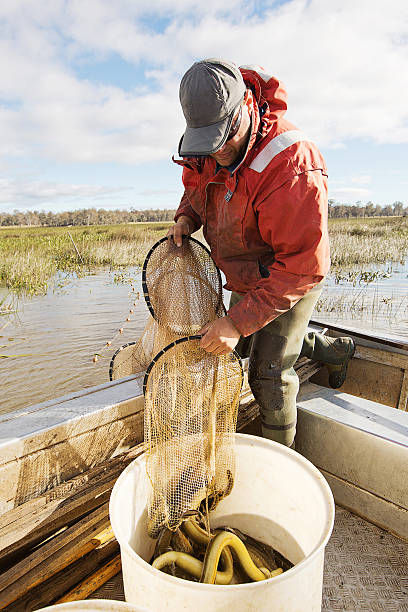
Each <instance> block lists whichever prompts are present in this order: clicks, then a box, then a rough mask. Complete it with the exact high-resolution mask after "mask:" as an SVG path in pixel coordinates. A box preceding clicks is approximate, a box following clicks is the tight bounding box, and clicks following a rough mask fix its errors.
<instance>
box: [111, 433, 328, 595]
mask: <svg viewBox="0 0 408 612" xmlns="http://www.w3.org/2000/svg"><path fill="white" fill-rule="evenodd" d="M234 436H235V438H236V442H237V443H238V445H240V444H246V443H249V444H250V445H251V446H265V447H268V446H269V447H270V446H273V447H274V448H275V450H277V451H278V452H281V453H282V454H284V455H285V454H286V455H289V456H290V457H291V459H293V460H294V461H297V462H298V463H300V464H302V465H303V466H304V467H305V468H306V469H307V470H308V471H309V473H311V474H312V475H313V476H314V477H316V480H318V481H319V484H320V486H321V490H322V493H323V495H324V497H325V499H326V501H327V508H328V515H327V518H326V524H325V526H324V528H323V534H322V536H321V538H320V540H319V542H318V543H317V544H316V546H315V547H314V548H313V550H312V551H311V552H310V553H309V554H308V555H306V556H305V558H304V559H302V560H301V561H299V563H296V565H294V566H293V567H291V568H290V569H289V570H287V571H286V572H283V573H282V574H280V575H279V576H274V577H272V578H266V579H265V580H261V581H260V582H245V583H244V584H204V583H200V582H193V581H189V580H181V579H180V578H177V577H175V576H170V575H169V574H166V573H165V572H161V571H160V570H157V569H155V568H154V567H152V566H151V565H150V563H148V562H147V561H145V560H144V559H142V557H141V556H140V555H138V554H137V553H136V552H135V551H134V549H133V548H132V547H131V546H130V544H129V542H127V541H125V540H123V539H122V538H120V537H119V534H120V525H117V523H116V521H115V520H114V518H113V516H112V514H113V513H112V510H113V506H114V503H115V497H116V491H117V490H118V489H119V487H120V483H121V481H122V480H125V478H126V476H127V475H128V473H129V472H131V471H132V469H133V467H134V465H136V464H138V463H142V462H143V461H144V460H145V457H146V452H144V453H142V454H141V455H139V456H138V457H136V459H134V460H133V461H132V462H131V463H130V464H129V465H128V466H127V467H126V468H125V469H124V470H123V472H122V473H121V475H120V476H119V478H118V479H117V481H116V482H115V484H114V486H113V489H112V493H111V497H110V501H109V516H110V522H111V526H112V529H113V533H114V534H115V537H116V539H117V541H118V543H119V546H120V550H121V554H122V549H123V551H126V553H127V554H128V555H130V557H131V558H132V559H133V560H134V561H135V562H136V563H138V564H139V565H141V566H142V567H143V568H144V569H145V570H146V571H148V572H149V573H152V576H156V577H157V578H159V577H160V578H161V579H163V580H166V581H170V583H171V584H174V581H175V580H176V581H177V584H178V585H179V586H181V587H185V588H187V586H185V585H184V584H182V583H184V582H185V583H186V585H188V587H193V588H197V589H199V590H202V591H204V590H208V589H210V590H213V589H216V590H217V592H220V589H228V590H229V591H230V590H232V589H248V588H252V589H253V588H257V586H259V585H261V584H266V583H269V582H271V581H273V583H274V584H275V583H277V582H283V581H285V580H288V579H291V578H292V576H295V574H297V573H298V572H299V571H302V569H303V567H304V566H305V565H309V564H311V563H312V562H313V561H314V559H315V558H316V557H317V556H318V555H319V554H320V553H321V552H323V551H324V549H325V547H326V545H327V542H328V541H329V539H330V536H331V534H332V531H333V526H334V517H335V505H334V498H333V493H332V491H331V489H330V487H329V484H328V482H327V480H326V479H325V478H324V476H323V474H322V473H321V472H320V471H319V470H318V469H317V467H316V466H315V465H313V463H312V462H311V461H309V460H308V459H306V457H303V455H301V454H300V453H297V452H296V451H294V450H292V449H290V448H288V447H287V446H284V445H282V444H279V443H278V442H274V441H273V440H268V439H267V438H261V437H258V436H253V435H250V434H243V433H235V434H234ZM153 572H154V573H153Z"/></svg>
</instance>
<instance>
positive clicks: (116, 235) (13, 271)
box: [0, 217, 408, 295]
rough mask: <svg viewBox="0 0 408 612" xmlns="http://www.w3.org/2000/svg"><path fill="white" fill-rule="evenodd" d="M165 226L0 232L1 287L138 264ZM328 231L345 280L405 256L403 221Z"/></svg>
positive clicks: (27, 287)
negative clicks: (59, 275)
mask: <svg viewBox="0 0 408 612" xmlns="http://www.w3.org/2000/svg"><path fill="white" fill-rule="evenodd" d="M170 225H171V223H166V222H163V223H161V222H160V223H134V224H133V223H132V224H121V225H93V226H84V227H83V226H80V227H31V228H27V227H25V228H14V227H13V228H4V227H3V228H0V284H1V285H3V286H6V287H8V288H9V289H10V291H12V292H13V293H16V294H18V295H32V294H37V293H46V292H47V290H48V285H49V282H50V279H53V278H54V277H55V274H56V273H57V272H63V273H66V274H67V275H69V274H76V275H80V274H82V273H84V272H87V271H89V270H91V269H95V268H99V267H110V268H111V269H120V268H125V267H128V266H135V265H140V264H142V262H143V260H144V258H145V256H146V253H147V252H148V250H149V248H150V247H151V246H152V245H153V244H154V242H156V241H157V240H159V239H160V238H161V237H162V236H164V235H165V234H166V232H167V229H168V227H169V226H170ZM329 231H330V240H331V257H332V273H334V274H336V275H337V276H338V278H339V279H341V280H344V279H345V278H346V277H347V276H350V275H351V276H350V278H349V280H351V279H352V278H354V279H359V281H358V282H360V281H361V280H367V278H369V277H370V275H371V277H373V279H374V278H375V276H376V274H377V273H376V271H375V270H374V271H373V269H372V264H378V265H383V264H387V263H391V262H403V261H404V260H405V258H406V256H407V253H408V217H371V218H365V219H330V222H329ZM69 233H70V234H71V236H72V239H73V241H74V242H75V245H76V247H77V248H78V251H79V253H80V256H81V260H82V261H80V259H79V258H78V255H77V253H76V250H75V248H74V246H73V244H72V241H71V238H70V236H69ZM198 238H199V239H202V235H199V236H198ZM368 266H371V268H370V269H368V268H367V267H368ZM378 274H379V273H378Z"/></svg>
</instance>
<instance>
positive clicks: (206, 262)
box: [109, 236, 225, 380]
mask: <svg viewBox="0 0 408 612" xmlns="http://www.w3.org/2000/svg"><path fill="white" fill-rule="evenodd" d="M142 288H143V295H144V298H145V301H146V305H147V307H148V309H149V313H150V316H149V319H148V321H147V324H146V327H145V329H144V331H143V333H142V335H141V337H140V338H139V339H138V340H137V341H136V342H131V343H128V344H126V345H124V346H122V347H120V348H119V349H118V350H117V351H116V353H115V354H114V355H113V357H112V360H111V363H110V367H109V378H110V380H117V379H119V378H124V377H125V376H130V375H132V374H136V373H137V372H144V371H145V370H146V368H147V367H148V366H149V364H150V362H151V361H152V359H153V357H154V356H155V355H157V353H159V351H160V350H162V349H163V348H164V347H165V346H167V345H168V344H170V343H171V342H173V341H174V340H176V339H178V338H180V337H184V336H189V335H191V334H195V333H197V331H198V330H199V329H201V327H203V325H205V324H206V323H208V321H212V320H214V319H215V318H217V317H222V316H223V315H224V314H225V309H224V305H223V301H222V281H221V274H220V271H219V270H218V268H217V266H216V265H215V263H214V261H213V259H212V258H211V255H210V253H209V251H208V250H207V249H206V248H205V247H204V245H202V244H201V242H199V241H198V240H195V239H194V238H191V237H187V236H184V237H183V243H182V246H181V247H177V246H176V245H175V244H174V242H173V240H172V239H168V238H167V237H166V238H162V239H161V240H159V241H158V242H156V244H154V245H153V247H152V248H151V249H150V251H149V253H148V254H147V256H146V259H145V261H144V264H143V270H142Z"/></svg>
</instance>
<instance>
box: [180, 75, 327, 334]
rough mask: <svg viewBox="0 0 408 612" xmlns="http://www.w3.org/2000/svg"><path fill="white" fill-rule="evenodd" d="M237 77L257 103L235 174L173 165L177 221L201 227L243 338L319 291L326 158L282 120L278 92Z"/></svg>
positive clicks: (323, 270) (255, 79)
mask: <svg viewBox="0 0 408 612" xmlns="http://www.w3.org/2000/svg"><path fill="white" fill-rule="evenodd" d="M241 72H242V75H243V77H244V80H245V83H246V85H247V87H249V88H250V89H251V90H252V92H253V95H254V112H253V116H252V125H251V135H250V139H249V143H248V147H247V150H246V153H245V156H244V158H243V160H242V161H241V163H240V164H239V166H238V168H237V169H236V171H234V172H233V173H232V174H231V173H230V172H229V170H228V169H226V168H218V170H217V166H216V163H215V160H214V159H213V158H211V157H205V158H184V159H183V160H175V161H176V163H178V164H180V165H182V166H183V184H184V189H185V192H184V195H183V198H182V200H181V203H180V206H179V208H178V210H177V214H176V216H175V219H176V220H177V219H178V217H180V215H188V216H189V217H190V218H191V219H193V221H194V223H195V229H198V228H199V227H200V226H201V225H203V232H204V236H205V238H206V240H207V242H208V244H209V245H210V248H211V254H212V257H213V258H214V261H215V262H216V264H217V265H218V266H219V268H220V269H221V270H222V271H223V272H224V274H225V276H226V279H227V282H226V285H225V288H226V289H229V290H230V291H236V292H238V293H240V294H241V295H244V298H243V299H242V300H241V301H240V302H239V303H238V304H236V305H235V306H233V307H232V308H230V309H229V311H228V315H229V317H230V318H231V319H232V321H233V322H234V324H235V326H236V327H237V329H238V330H239V331H240V333H241V334H242V335H243V336H248V335H250V334H251V333H253V332H255V331H257V330H258V329H260V328H262V327H264V326H265V325H266V324H267V323H269V322H270V321H272V320H273V319H275V318H276V317H277V316H279V315H280V314H282V313H284V312H286V311H287V310H289V309H290V308H291V307H292V306H294V305H295V304H296V302H297V301H298V300H299V299H300V298H301V297H302V296H303V295H305V294H306V293H307V292H308V291H309V290H310V289H312V287H314V286H315V285H316V284H317V283H319V282H320V281H321V280H322V279H323V277H324V276H325V275H326V274H327V272H328V269H329V266H330V259H329V241H328V231H327V171H326V165H325V162H324V160H323V157H322V156H321V154H320V152H319V150H318V148H317V147H316V145H315V144H314V143H313V142H311V141H310V140H308V139H307V137H306V136H305V135H303V134H302V133H301V132H300V131H298V130H297V129H296V128H295V127H294V126H293V125H292V124H290V123H289V122H288V121H286V120H285V119H284V118H283V115H284V113H285V111H286V92H285V90H284V88H283V86H282V84H281V83H280V82H279V81H278V80H277V79H275V78H274V77H269V76H268V75H265V74H264V73H262V72H257V71H256V70H254V69H252V68H249V67H248V68H241ZM259 109H262V113H263V114H262V117H260V112H259Z"/></svg>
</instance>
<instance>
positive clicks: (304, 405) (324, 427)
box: [296, 382, 408, 540]
mask: <svg viewBox="0 0 408 612" xmlns="http://www.w3.org/2000/svg"><path fill="white" fill-rule="evenodd" d="M297 405H298V425H297V434H296V450H297V451H298V452H299V453H301V454H302V455H304V456H305V457H306V458H307V459H309V460H310V461H311V462H312V463H313V464H314V465H315V466H316V467H317V468H319V470H320V471H321V472H322V474H323V475H324V476H325V478H326V479H327V481H328V483H329V485H330V487H331V489H332V491H333V495H334V498H335V500H336V503H337V504H339V505H340V506H343V507H344V508H346V509H348V510H350V511H351V512H353V513H354V514H357V515H359V516H361V517H362V518H364V519H366V520H368V521H370V522H372V523H374V524H376V525H378V526H379V527H382V528H384V529H386V530H387V531H390V532H391V533H394V534H395V535H397V536H399V537H401V538H403V539H405V540H408V486H407V484H408V413H407V412H403V411H401V410H397V409H395V408H391V407H389V406H385V405H384V404H380V403H377V402H374V401H371V400H367V399H364V398H360V397H355V396H354V395H349V394H347V393H344V392H342V391H340V390H334V389H329V388H325V387H321V386H320V385H315V384H313V383H310V382H308V383H306V384H304V385H302V387H301V389H300V392H299V396H298V401H297Z"/></svg>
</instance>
